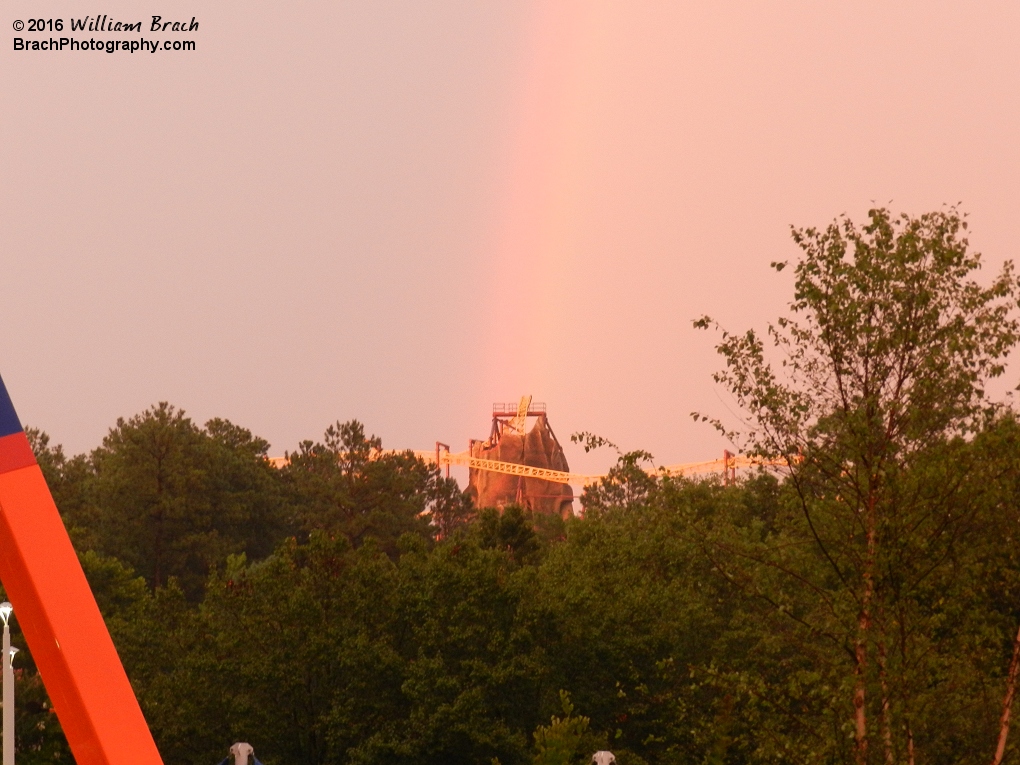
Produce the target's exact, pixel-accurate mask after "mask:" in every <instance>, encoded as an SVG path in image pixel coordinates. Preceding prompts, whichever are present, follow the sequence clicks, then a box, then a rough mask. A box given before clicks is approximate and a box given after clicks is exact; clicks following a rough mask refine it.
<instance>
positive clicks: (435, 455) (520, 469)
mask: <svg viewBox="0 0 1020 765" xmlns="http://www.w3.org/2000/svg"><path fill="white" fill-rule="evenodd" d="M383 453H384V454H406V453H407V451H404V452H401V451H399V450H396V449H393V450H389V449H387V450H385V451H384V452H383ZM412 454H414V456H415V457H417V458H419V459H421V460H422V461H424V462H427V463H429V464H432V465H438V466H439V467H448V466H450V465H461V466H466V467H469V468H472V469H473V470H487V471H489V472H492V473H502V474H503V475H516V476H520V477H522V478H538V479H541V480H543V481H549V482H550V483H568V484H572V485H574V486H591V485H593V484H596V483H598V482H599V481H601V480H602V479H603V478H605V477H606V475H605V474H600V475H585V474H582V473H568V472H566V471H563V470H551V469H549V468H541V467H534V466H532V465H519V464H517V463H516V462H499V461H498V460H487V459H482V458H481V457H472V456H471V455H470V453H468V452H466V451H465V452H449V451H441V450H435V451H418V450H413V451H412ZM752 467H773V468H785V467H789V462H787V461H786V460H766V459H762V458H759V457H742V456H739V455H733V454H729V453H728V452H726V453H724V455H723V457H722V459H718V460H708V461H707V462H687V463H683V464H680V465H665V466H663V467H659V468H655V469H648V470H646V471H645V472H647V473H648V474H649V475H652V476H661V475H668V476H672V477H679V476H693V475H705V474H707V473H720V474H722V475H728V474H730V472H731V471H733V470H737V469H744V468H752Z"/></svg>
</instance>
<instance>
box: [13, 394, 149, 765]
mask: <svg viewBox="0 0 1020 765" xmlns="http://www.w3.org/2000/svg"><path fill="white" fill-rule="evenodd" d="M0 581H2V582H3V585H4V588H5V589H6V590H7V596H8V599H9V600H10V601H11V604H12V605H13V606H14V616H15V618H16V619H17V620H18V624H19V626H20V627H21V630H22V632H23V633H24V634H25V639H26V641H27V642H28V647H29V649H30V650H31V651H32V658H34V659H35V663H36V666H38V668H39V673H40V674H41V675H42V680H43V684H44V685H45V686H46V691H47V692H48V693H49V696H50V699H51V701H52V702H53V708H54V710H55V711H56V713H57V717H58V718H59V719H60V724H61V726H63V729H64V733H65V734H66V735H67V742H68V744H70V746H71V752H72V753H73V754H74V759H75V761H76V762H77V763H78V765H162V762H163V761H162V759H161V758H160V756H159V752H158V751H157V749H156V743H155V742H154V741H153V740H152V734H151V733H150V732H149V727H148V725H146V723H145V718H144V717H143V716H142V710H141V708H140V707H139V706H138V700H137V699H136V698H135V694H134V691H132V689H131V684H130V683H129V682H128V678H127V674H126V673H125V672H124V666H123V665H122V664H121V663H120V657H119V656H118V655H117V649H116V648H114V645H113V640H111V638H110V633H109V631H108V630H107V629H106V623H105V622H104V621H103V617H102V615H101V614H100V613H99V607H98V606H97V605H96V599H95V597H93V595H92V590H91V589H90V588H89V584H88V582H87V581H86V580H85V573H84V572H83V571H82V568H81V564H80V563H79V562H78V556H77V555H76V554H75V551H74V548H73V547H72V546H71V540H70V538H69V537H68V536H67V530H66V529H65V528H64V524H63V521H61V519H60V514H59V513H58V512H57V507H56V505H55V504H54V503H53V497H52V496H51V495H50V490H49V488H48V487H47V486H46V481H45V479H44V478H43V475H42V471H41V470H40V469H39V466H38V465H37V464H36V461H35V455H34V454H33V453H32V449H31V447H30V446H29V443H28V438H27V437H26V436H25V432H24V430H23V429H22V427H21V422H20V421H19V420H18V415H17V414H16V412H15V411H14V406H13V405H12V404H11V399H10V396H9V395H8V394H7V388H6V386H5V385H4V384H3V380H2V379H0Z"/></svg>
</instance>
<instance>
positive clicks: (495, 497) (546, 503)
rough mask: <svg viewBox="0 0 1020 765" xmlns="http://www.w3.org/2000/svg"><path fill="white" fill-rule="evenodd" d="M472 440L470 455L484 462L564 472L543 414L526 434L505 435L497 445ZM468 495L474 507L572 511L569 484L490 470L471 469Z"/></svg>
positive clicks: (562, 459) (560, 450) (562, 513)
mask: <svg viewBox="0 0 1020 765" xmlns="http://www.w3.org/2000/svg"><path fill="white" fill-rule="evenodd" d="M487 444H488V442H485V441H475V442H474V443H472V444H471V456H472V457H477V458H479V459H483V460H496V461H498V462H513V463H515V464H518V465H530V466H531V467H540V468H549V469H551V470H562V471H564V472H567V471H569V470H570V468H569V467H568V466H567V458H566V456H565V455H564V454H563V447H561V446H560V442H559V441H557V440H556V434H555V433H553V431H552V428H551V427H549V420H548V418H547V417H546V416H545V415H544V414H543V415H540V416H539V417H538V418H537V421H536V422H535V425H534V427H532V428H531V430H529V431H528V432H527V433H526V434H525V435H523V436H520V435H517V434H512V433H504V434H503V436H502V437H501V438H500V439H499V441H498V442H497V443H494V444H488V446H487ZM468 492H469V493H470V495H471V498H472V499H473V500H474V503H475V507H479V508H481V507H498V508H500V509H502V508H504V507H506V506H507V505H513V504H519V505H521V506H523V507H526V508H529V509H530V510H531V511H532V512H535V513H550V514H556V515H559V516H562V517H567V516H569V515H570V514H571V513H572V512H573V500H574V492H573V490H572V489H571V488H570V486H569V484H565V483H552V482H550V481H543V480H542V479H540V478H523V477H521V476H515V475H504V474H503V473H494V472H492V471H489V470H475V469H473V468H472V469H471V472H470V477H469V479H468Z"/></svg>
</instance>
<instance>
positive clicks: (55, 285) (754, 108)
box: [0, 0, 1020, 470]
mask: <svg viewBox="0 0 1020 765" xmlns="http://www.w3.org/2000/svg"><path fill="white" fill-rule="evenodd" d="M0 7H2V8H3V10H4V13H3V19H2V22H3V25H4V26H3V29H5V30H7V31H6V34H7V41H6V42H5V43H4V45H3V53H2V54H0V168H2V171H0V193H2V197H0V243H2V249H0V258H2V263H3V271H2V279H3V284H4V290H3V295H4V298H3V301H2V302H0V372H2V374H3V377H4V380H5V381H6V383H7V386H8V388H9V390H10V392H11V395H12V397H13V399H14V402H15V405H16V406H17V408H18V411H19V413H20V414H21V418H22V420H23V421H24V422H26V423H27V424H32V425H36V426H38V427H42V428H44V429H45V430H47V431H48V432H49V433H50V434H51V435H52V436H53V438H54V439H55V440H56V441H59V442H62V443H63V444H64V445H65V447H66V448H68V449H69V450H70V451H72V452H78V451H83V450H86V449H91V448H93V447H94V446H96V445H98V443H99V442H100V441H101V439H102V437H103V435H104V434H105V433H106V431H107V429H108V428H109V427H110V426H111V425H112V424H113V422H114V421H115V419H116V418H117V417H118V416H130V415H132V414H134V413H137V412H139V411H141V410H142V409H144V408H145V407H146V406H148V405H150V404H153V403H155V402H158V401H161V400H168V401H170V402H172V403H174V404H176V405H178V406H180V407H183V408H184V409H185V410H186V411H187V412H188V413H189V414H191V415H192V416H193V417H194V418H195V419H196V420H198V421H199V422H204V421H205V420H206V419H208V418H210V417H214V416H220V417H226V418H229V419H231V420H233V421H234V422H236V423H238V424H241V425H244V426H246V427H249V428H251V429H252V430H253V431H254V432H256V433H257V434H259V435H261V436H263V437H265V438H267V439H268V440H269V441H270V442H271V443H272V445H273V452H274V453H280V454H282V452H283V451H284V450H286V449H293V448H294V447H295V445H296V444H297V442H298V441H299V440H301V439H304V438H317V437H319V436H320V435H321V433H322V431H323V430H324V429H325V427H326V426H327V425H328V424H329V423H330V422H333V421H335V420H338V419H339V420H346V419H350V418H358V419H360V420H362V421H363V422H365V423H366V425H367V428H368V429H369V430H370V431H372V432H374V433H376V434H378V435H380V436H381V437H382V438H383V441H384V444H385V445H386V446H389V447H410V448H430V447H431V446H432V444H433V443H434V442H435V441H436V440H437V439H438V440H442V441H445V442H447V443H449V444H451V445H452V446H454V449H455V450H457V449H462V448H464V447H465V446H466V444H467V440H468V439H469V438H471V437H484V436H485V435H486V434H487V431H488V426H489V412H490V411H491V410H490V407H491V404H492V402H494V401H503V400H506V401H512V400H515V399H516V398H517V397H519V396H520V395H521V394H523V393H532V394H534V396H535V399H536V400H538V401H545V402H547V404H548V407H549V412H550V421H551V424H552V425H553V427H554V429H555V430H556V432H557V434H558V435H559V437H560V440H561V441H564V442H566V441H567V437H568V436H569V434H570V433H571V432H573V431H577V430H581V429H585V430H590V431H595V432H597V433H600V434H602V435H604V436H606V437H607V438H610V439H612V440H614V441H616V442H617V443H619V444H620V446H622V447H624V448H644V449H647V450H649V451H651V452H652V453H653V454H654V455H655V457H656V458H657V459H658V460H659V461H660V462H662V463H675V462H682V461H692V460H700V459H713V458H715V457H717V456H719V454H720V452H721V450H722V449H723V448H724V446H725V444H724V443H723V442H722V441H721V440H720V439H719V438H718V437H717V436H716V435H715V434H714V433H713V432H712V431H711V430H710V429H709V428H708V427H707V426H705V425H696V424H695V423H693V422H692V421H691V419H690V417H689V413H690V412H691V411H692V410H694V409H699V410H702V411H706V412H708V413H711V414H719V415H726V416H728V411H729V409H730V408H731V407H732V402H731V401H730V400H729V399H728V397H727V396H726V394H725V393H724V392H723V391H721V390H719V389H718V388H717V386H715V385H714V383H713V382H712V380H711V372H712V371H714V370H715V369H716V368H717V367H718V366H719V362H718V361H717V358H716V357H715V355H714V352H713V350H712V348H713V338H712V337H711V336H710V335H708V334H705V333H701V332H695V331H694V330H693V329H692V328H691V320H692V319H693V318H695V317H697V316H700V315H702V314H704V313H710V314H712V315H714V316H716V317H717V318H718V319H720V320H721V321H722V323H723V324H725V325H726V326H727V327H729V328H732V329H743V328H746V327H749V326H756V327H761V326H762V325H763V324H764V323H765V322H766V321H767V320H769V319H770V318H773V317H775V316H776V315H777V314H779V313H780V312H782V310H783V308H784V306H785V304H786V302H787V301H788V300H789V298H790V286H791V283H790V279H789V271H785V272H783V274H782V275H777V274H775V273H774V272H773V271H772V270H771V269H769V267H768V264H769V262H770V261H772V260H785V259H788V258H792V257H795V255H796V251H795V248H794V247H793V245H792V243H791V241H790V238H789V226H790V224H796V225H824V224H825V223H826V222H828V221H829V220H830V219H832V218H833V217H835V216H836V215H838V214H840V213H844V212H846V213H848V214H850V215H852V216H854V217H856V218H861V217H863V215H864V213H865V212H866V210H867V209H868V207H869V206H872V204H873V203H874V202H877V203H883V204H884V203H890V204H891V206H892V207H894V208H895V209H896V210H902V211H908V212H911V213H915V214H916V213H920V212H923V211H926V210H930V209H934V208H938V207H940V206H941V205H943V204H944V203H955V202H961V203H962V208H963V209H964V210H966V211H968V212H969V213H970V215H971V221H972V227H973V235H972V242H973V243H974V245H975V247H976V248H977V249H979V250H981V251H982V252H984V253H985V256H986V259H987V262H988V265H989V267H991V266H994V265H995V264H998V263H1000V262H1001V261H1002V260H1003V259H1005V258H1013V257H1015V256H1016V254H1017V253H1016V247H1015V235H1014V234H1012V233H1011V232H1012V231H1014V230H1015V227H1016V225H1017V222H1018V221H1020V215H1018V213H1020V98H1018V94H1020V42H1018V41H1020V4H1017V3H1015V2H999V3H994V2H985V3H977V4H975V3H953V4H951V3H940V2H932V1H929V2H924V3H920V2H915V3H908V2H898V3H888V2H862V1H861V0H855V2H852V3H851V2H846V3H817V2H801V3H794V2H785V3H783V2H771V3H764V2H757V3H751V2H748V3H705V2H700V3H681V2H651V1H650V0H649V1H648V2H626V3H625V2H616V3H597V2H594V1H593V0H585V1H584V2H574V3H567V2H555V3H554V2H546V3H541V2H524V1H523V0H522V1H521V2H509V1H507V2H500V1H493V2H478V1H477V0H471V1H470V2H467V1H465V2H441V1H440V0H433V2H428V3H423V2H400V3H394V2H380V0H371V1H368V0H366V1H365V2H335V3H322V2H316V3H312V2H301V1H298V2H287V3H268V2H264V0H247V1H246V2H243V3H242V2H235V1H234V0H217V2H215V3H210V2H204V3H195V2H192V3H190V4H189V3H186V2H180V1H179V0H160V2H159V3H146V2H131V3H128V2H123V1H122V0H109V1H108V2H104V3H101V4H99V5H96V4H95V3H81V2H74V3H71V2H59V1H58V0H32V2H23V1H22V0H13V1H12V0H0ZM83 13H87V14H96V13H100V14H107V15H108V16H109V17H112V18H113V19H115V20H122V21H139V20H140V21H142V23H143V33H142V34H141V35H138V34H115V33H114V34H103V33H92V34H88V33H84V34H83V33H81V32H77V33H71V32H69V31H67V30H66V28H65V31H64V32H63V33H60V34H54V35H53V36H55V37H59V36H61V35H63V36H75V37H78V38H82V37H84V38H88V37H95V38H96V39H104V40H105V39H121V38H123V39H138V38H139V37H145V38H147V39H159V40H162V39H176V38H181V39H194V40H196V42H197V49H196V50H195V51H193V52H172V51H169V52H164V51H160V52H158V53H155V54H149V53H141V52H138V53H134V54H131V53H123V52H117V53H113V54H107V53H105V52H95V51H78V52H74V51H70V50H65V51H62V52H42V51H39V52H15V51H13V38H14V37H15V36H18V35H19V33H16V32H14V31H12V30H13V27H12V25H13V22H14V21H15V20H18V19H21V20H27V19H29V18H32V17H45V18H63V19H64V20H65V24H66V23H67V21H68V19H70V18H71V17H74V18H81V16H82V15H83ZM153 14H159V15H162V16H163V17H164V18H165V19H177V18H183V19H187V20H190V19H191V17H192V16H195V17H196V19H197V20H198V22H199V24H200V27H199V30H198V31H197V32H195V33H192V34H191V35H180V34H177V35H175V34H171V33H166V34H150V33H149V32H148V27H149V24H150V22H151V16H152V15H153ZM20 35H21V36H23V37H25V38H26V39H39V36H38V35H29V34H27V33H24V32H23V33H20ZM45 37H47V38H48V37H49V35H46V36H45ZM989 270H990V268H989ZM989 276H990V274H989ZM1012 382H1013V383H1014V384H1015V382H1016V380H1013V381H1012ZM567 455H568V459H569V460H570V461H571V466H572V467H573V468H574V469H581V470H594V469H598V468H602V467H605V466H606V465H607V464H608V462H609V461H610V458H611V455H601V456H588V457H582V456H581V455H579V454H578V451H577V450H576V449H575V448H573V447H570V446H568V447H567Z"/></svg>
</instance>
